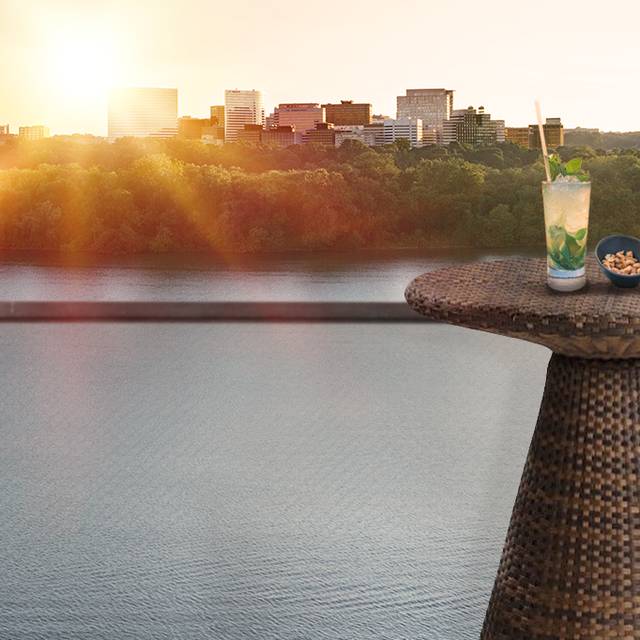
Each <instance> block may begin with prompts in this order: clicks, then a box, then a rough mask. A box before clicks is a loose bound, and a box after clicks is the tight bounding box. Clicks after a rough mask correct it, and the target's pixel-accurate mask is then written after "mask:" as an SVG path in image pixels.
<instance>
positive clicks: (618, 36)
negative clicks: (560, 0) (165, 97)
mask: <svg viewBox="0 0 640 640" xmlns="http://www.w3.org/2000/svg"><path fill="white" fill-rule="evenodd" d="M323 7H324V9H325V10H324V11H322V12H318V11H317V8H315V7H312V6H306V5H302V4H300V3H296V2H292V1H291V0H281V1H280V2H279V3H278V4H277V5H269V6H267V5H265V4H262V3H257V2H255V0H236V2H235V3H234V4H233V5H230V4H227V3H222V2H205V1H204V0H185V1H184V2H181V3H171V4H170V5H168V4H166V5H163V6H156V4H155V3H151V2H150V1H149V0H141V1H140V2H138V3H137V4H136V6H135V7H132V6H129V5H128V3H125V2H124V1H123V0H114V1H112V2H104V1H98V0H88V1H87V2H85V3H83V4H82V6H81V7H78V6H76V3H74V2H71V1H70V0H50V1H48V2H44V1H43V0H22V1H20V2H19V1H18V0H4V2H3V3H2V4H1V5H0V25H1V26H0V60H2V63H0V64H2V69H1V70H0V96H2V98H1V99H0V124H4V123H7V122H8V123H9V124H10V125H11V128H12V130H13V131H16V130H17V127H18V126H20V125H28V124H44V125H47V126H49V127H50V129H51V131H52V133H54V134H55V133H73V132H78V133H85V132H87V133H94V134H97V135H104V134H105V133H106V124H107V118H106V95H107V90H108V88H109V87H114V86H166V87H176V88H177V89H178V94H179V114H180V115H191V116H194V117H197V116H204V115H207V114H208V109H209V106H210V105H212V104H222V103H223V101H224V90H225V89H230V88H241V89H259V90H261V91H262V92H263V95H264V100H265V108H266V110H267V111H271V109H272V108H273V106H274V105H276V104H277V103H279V102H335V101H339V100H341V99H353V100H355V101H359V102H360V101H362V102H371V103H372V104H373V109H374V112H375V113H382V114H385V115H389V116H391V117H395V98H396V96H397V95H401V94H403V93H404V91H405V90H406V89H407V88H421V87H445V88H448V89H454V90H455V92H456V93H455V97H454V107H455V108H464V107H466V106H468V105H473V106H476V107H477V106H479V105H484V106H485V108H486V109H487V110H488V111H489V113H491V114H492V117H494V118H496V119H504V120H505V121H506V123H507V125H508V126H524V125H527V124H529V123H531V122H533V121H534V108H533V101H534V99H535V98H539V99H540V100H541V102H542V105H543V110H544V113H545V115H547V116H560V117H561V118H562V120H563V123H564V124H565V126H566V127H575V126H582V127H598V128H600V129H601V130H613V131H629V130H638V129H640V116H638V115H637V113H636V102H637V101H638V97H639V95H638V89H637V88H636V87H635V85H634V83H632V82H631V81H630V78H632V77H633V72H634V71H635V70H636V66H637V63H636V62H635V61H636V60H638V59H639V58H640V56H639V54H640V43H637V42H636V41H635V39H634V38H633V37H632V34H633V30H634V28H635V19H636V18H637V17H639V16H640V9H638V8H637V7H636V6H635V5H634V4H632V3H631V2H613V3H609V5H608V10H607V12H605V13H603V12H602V10H601V8H599V5H597V4H596V3H595V2H584V3H582V4H581V5H580V8H579V11H575V10H573V9H570V8H568V9H566V10H562V11H559V10H558V4H557V3H552V2H548V1H546V0H541V1H540V2H537V3H535V4H534V3H530V4H528V5H526V6H525V7H523V6H522V5H520V6H519V7H518V11H515V10H514V9H513V6H512V5H511V4H509V3H507V2H506V0H487V1H486V2H484V3H477V4H474V5H472V6H459V5H451V6H443V5H442V4H441V3H433V2H414V1H407V0H400V2H397V3H395V4H394V5H393V6H388V5H386V4H383V3H370V4H369V5H368V6H367V8H366V9H362V8H361V7H362V5H361V4H360V3H356V2H353V0H343V1H342V2H337V1H336V0H327V2H325V3H324V5H323ZM527 7H528V8H527ZM538 16H539V18H538ZM537 21H539V22H540V23H541V25H542V36H541V37H540V38H537V37H536V35H535V32H536V28H537V25H538V22H537Z"/></svg>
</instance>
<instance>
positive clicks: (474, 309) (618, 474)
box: [405, 259, 640, 640]
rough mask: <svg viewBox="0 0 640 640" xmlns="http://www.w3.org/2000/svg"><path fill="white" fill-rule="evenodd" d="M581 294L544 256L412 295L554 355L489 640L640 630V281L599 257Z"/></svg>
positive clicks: (441, 277) (433, 278)
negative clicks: (634, 285) (625, 278)
mask: <svg viewBox="0 0 640 640" xmlns="http://www.w3.org/2000/svg"><path fill="white" fill-rule="evenodd" d="M587 275H588V278H589V284H588V285H587V288H586V289H584V290H583V291H581V292H577V293H573V294H558V293H553V292H552V291H551V290H549V289H548V288H547V287H546V285H545V267H544V262H543V261H542V260H526V259H523V260H508V261H501V262H484V263H475V264H469V265H463V266H459V267H453V268H448V269H442V270H440V271H435V272H431V273H426V274H424V275H422V276H420V277H418V278H416V279H415V280H414V281H413V282H412V283H411V284H410V285H409V287H408V288H407V290H406V293H405V295H406V298H407V301H408V302H409V304H410V305H411V306H412V307H413V308H414V309H415V310H416V311H418V312H420V313H422V314H424V315H425V316H427V317H429V318H431V319H433V320H438V321H441V322H447V323H451V324H456V325H460V326H463V327H469V328H472V329H480V330H482V331H489V332H492V333H498V334H501V335H506V336H510V337H513V338H521V339H523V340H529V341H532V342H536V343H539V344H542V345H545V346H547V347H549V348H550V349H551V350H552V351H553V355H552V356H551V360H550V362H549V367H548V370H547V381H546V385H545V390H544V395H543V398H542V406H541V407H540V413H539V416H538V422H537V424H536V428H535V432H534V434H533V440H532V442H531V446H530V449H529V453H528V456H527V461H526V464H525V467H524V472H523V475H522V480H521V483H520V488H519V490H518V496H517V498H516V502H515V505H514V508H513V513H512V516H511V524H510V526H509V530H508V532H507V539H506V542H505V546H504V549H503V553H502V560H501V562H500V568H499V570H498V575H497V577H496V581H495V585H494V588H493V593H492V595H491V600H490V602H489V608H488V611H487V616H486V619H485V623H484V627H483V629H482V635H481V638H483V639H484V640H498V639H499V640H543V639H544V640H552V639H562V640H569V639H572V640H579V639H582V638H601V639H605V638H606V639H610V638H619V639H622V638H625V639H631V638H633V639H640V290H634V289H630V290H622V289H615V288H614V287H613V286H612V285H610V284H609V282H608V281H607V280H606V279H605V278H604V276H603V275H602V274H601V273H599V271H598V268H597V265H596V264H595V262H594V261H592V260H588V262H587Z"/></svg>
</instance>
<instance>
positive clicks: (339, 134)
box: [334, 124, 366, 147]
mask: <svg viewBox="0 0 640 640" xmlns="http://www.w3.org/2000/svg"><path fill="white" fill-rule="evenodd" d="M334 131H335V132H336V147H340V146H341V145H342V143H343V142H344V141H345V140H358V141H360V142H362V144H366V143H365V138H364V125H361V124H354V125H342V126H336V127H334Z"/></svg>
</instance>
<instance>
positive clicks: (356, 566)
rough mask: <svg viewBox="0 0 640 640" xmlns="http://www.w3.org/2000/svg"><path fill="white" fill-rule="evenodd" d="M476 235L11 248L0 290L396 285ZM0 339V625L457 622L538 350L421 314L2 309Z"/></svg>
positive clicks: (277, 290)
mask: <svg viewBox="0 0 640 640" xmlns="http://www.w3.org/2000/svg"><path fill="white" fill-rule="evenodd" d="M489 257H491V256H478V255H467V256H460V255H458V256H449V257H446V256H424V255H417V254H412V255H406V254H403V255H402V256H400V257H396V258H395V259H394V258H393V257H391V256H389V255H386V256H383V255H375V256H373V255H372V256H370V257H369V258H368V259H357V260H356V259H354V258H352V257H351V258H350V257H348V256H344V255H341V256H339V255H335V254H333V255H331V256H329V255H327V256H324V257H318V256H316V257H314V258H304V257H301V256H297V257H296V256H293V257H292V256H288V257H286V258H283V257H278V258H271V259H270V261H263V262H262V265H261V266H260V265H257V264H256V265H255V266H254V267H252V268H249V267H247V266H246V261H243V260H237V261H228V262H227V263H225V264H224V265H222V266H220V265H218V266H212V265H202V264H193V265H191V266H190V268H189V269H186V270H180V271H177V270H175V269H174V268H173V267H171V266H168V265H167V264H164V265H159V264H158V263H157V262H153V263H152V264H151V263H149V264H140V263H138V264H134V263H132V264H129V265H127V266H118V267H116V266H113V265H105V264H103V265H101V266H95V265H94V266H91V267H89V266H79V265H77V264H76V266H73V267H63V266H61V265H60V264H51V261H50V260H44V259H43V260H39V261H34V260H31V261H30V263H26V262H25V261H24V260H23V261H16V260H12V261H11V262H6V263H5V264H3V266H2V267H1V270H0V280H1V285H0V293H1V297H2V298H4V299H71V298H73V299H172V300H182V299H184V300H194V299H234V300H238V299H261V300H267V299H279V300H286V299H305V300H318V299H320V300H325V299H330V300H347V299H349V300H352V299H356V300H400V299H401V298H402V290H403V289H404V286H405V285H406V283H407V282H408V280H409V279H411V277H413V276H415V275H416V274H417V273H420V272H421V271H425V270H427V269H428V268H432V267H434V266H436V265H439V264H443V263H446V262H450V261H452V260H461V259H478V258H483V259H484V258H489ZM34 262H36V264H33V263H34ZM243 263H244V266H242V267H241V266H240V265H242V264H243ZM314 265H315V267H314ZM323 265H324V267H323ZM349 265H351V266H349ZM0 347H1V349H2V350H1V353H2V366H1V367H0V385H1V388H2V394H3V400H2V403H0V439H1V441H2V446H1V447H0V514H2V515H1V517H0V540H1V541H2V544H1V545H0V575H1V576H2V580H0V637H1V638H11V639H12V640H36V639H38V640H39V639H42V638H46V639H47V640H49V639H58V638H59V639H63V638H64V639H74V640H75V639H82V640H84V639H87V640H89V639H91V640H123V639H127V638H136V639H143V640H146V639H149V640H156V639H157V640H165V639H167V640H168V639H170V638H172V639H173V638H181V639H186V640H204V639H216V640H218V639H220V640H245V639H255V640H294V639H296V640H297V639H304V640H307V639H308V640H325V639H327V640H328V639H331V640H333V639H355V640H369V639H371V640H383V639H384V640H387V639H388V640H398V639H407V640H408V639H411V640H416V639H426V640H461V639H463V640H466V639H472V638H473V639H475V638H477V637H478V635H479V632H480V626H481V624H482V619H483V616H484V611H485V608H486V605H487V601H488V597H489V593H490V590H491V586H492V583H493V578H494V575H495V571H496V568H497V564H498V561H499V557H500V550H501V546H502V542H503V539H504V536H505V533H506V527H507V524H508V518H509V513H510V510H511V506H512V504H513V500H514V497H515V493H516V490H517V484H518V480H519V476H520V473H521V470H522V466H523V463H524V457H525V455H526V449H527V446H528V442H529V440H530V436H531V432H532V429H533V424H534V422H535V418H536V413H537V408H538V403H539V401H540V397H541V394H542V386H543V383H544V377H545V367H546V362H547V360H548V353H547V352H546V350H545V349H543V348H541V347H538V346H536V345H530V344H526V343H522V342H520V341H515V340H510V339H507V338H500V337H497V336H492V335H488V334H482V333H477V332H471V331H466V330H462V329H457V328H453V327H446V326H440V325H433V324H428V323H425V324H412V325H406V324H405V325H393V324H390V325H387V324H381V325H376V324H367V325H349V324H330V323H325V324H277V323H276V324H252V323H243V324H234V323H221V324H214V325H204V324H180V325H168V324H157V325H156V324H144V325H141V324H126V323H125V324H83V323H76V324H27V325H20V324H11V323H10V324H3V325H2V326H1V327H0Z"/></svg>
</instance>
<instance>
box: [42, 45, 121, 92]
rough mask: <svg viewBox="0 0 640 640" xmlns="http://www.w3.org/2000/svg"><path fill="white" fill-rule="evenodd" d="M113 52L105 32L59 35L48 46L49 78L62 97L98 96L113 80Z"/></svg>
mask: <svg viewBox="0 0 640 640" xmlns="http://www.w3.org/2000/svg"><path fill="white" fill-rule="evenodd" d="M115 53H116V52H115V50H114V47H113V44H112V42H110V41H109V39H108V37H106V35H105V34H99V33H93V34H90V33H80V34H78V33H72V32H68V33H64V34H60V35H58V36H57V37H56V38H55V40H54V41H53V42H52V44H51V46H50V48H49V65H50V80H51V82H52V83H53V84H54V86H55V87H56V90H57V91H59V92H61V93H62V94H63V97H64V98H65V99H72V100H83V99H86V100H91V99H94V98H96V97H99V96H101V95H103V94H104V93H105V92H106V90H107V89H108V87H109V86H110V85H111V84H112V82H113V80H114V70H115Z"/></svg>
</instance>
